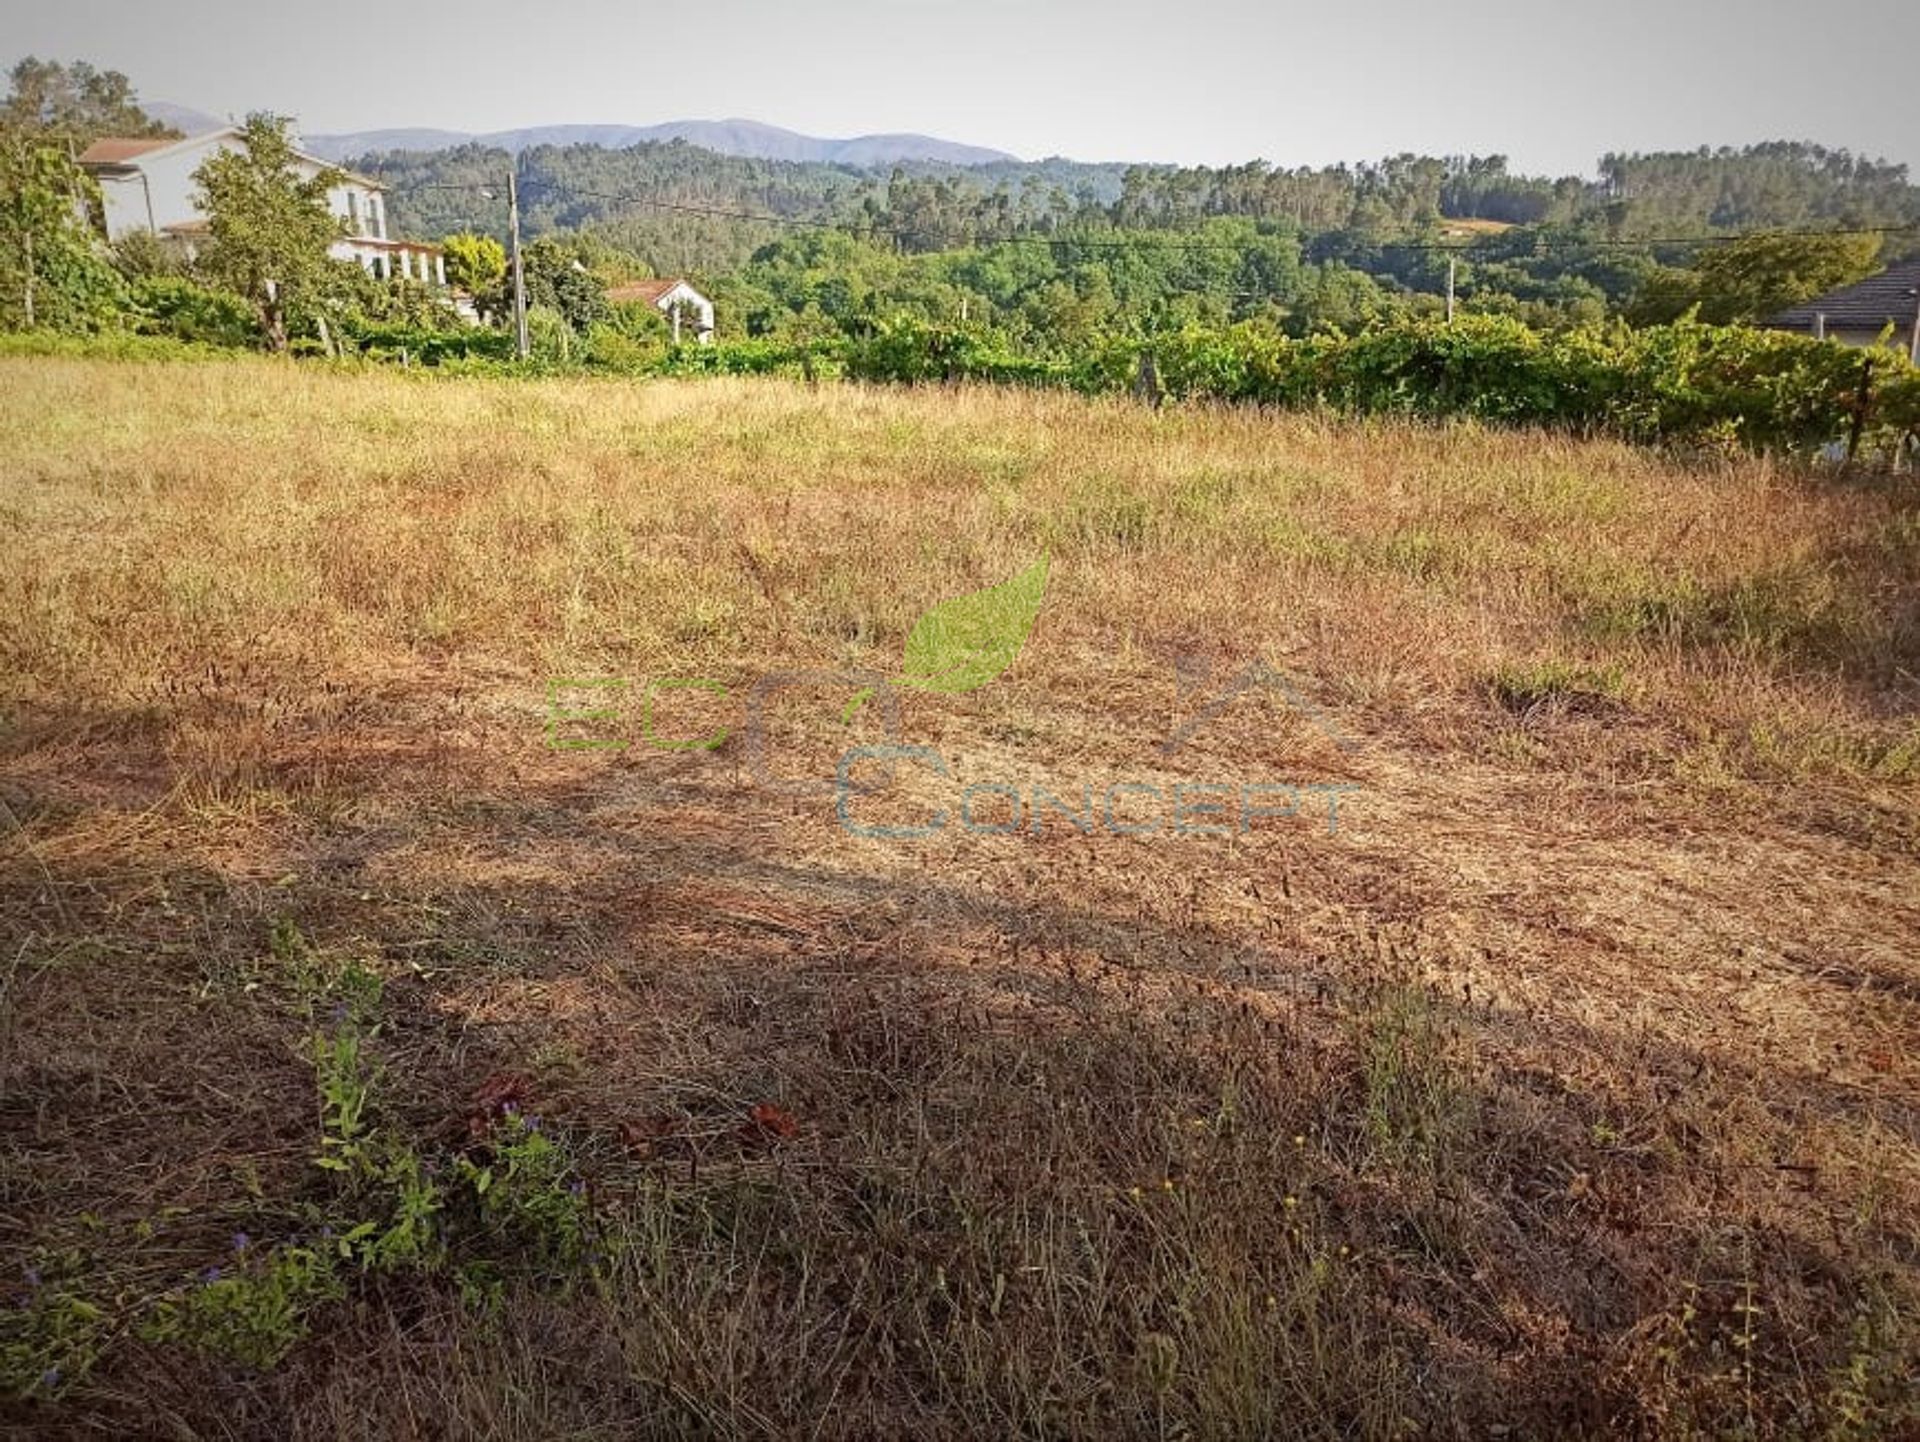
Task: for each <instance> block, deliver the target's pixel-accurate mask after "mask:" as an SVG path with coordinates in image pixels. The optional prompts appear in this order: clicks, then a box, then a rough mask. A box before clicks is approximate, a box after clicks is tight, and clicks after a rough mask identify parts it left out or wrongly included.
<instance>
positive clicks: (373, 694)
mask: <svg viewBox="0 0 1920 1442" xmlns="http://www.w3.org/2000/svg"><path fill="white" fill-rule="evenodd" d="M0 437H3V439H0V554H4V556H5V564H4V566H0V808H3V809H0V1368H3V1371H0V1382H4V1385H5V1389H6V1391H5V1396H6V1399H7V1400H5V1401H3V1402H0V1425H4V1426H6V1427H8V1428H11V1429H12V1430H13V1431H14V1432H15V1433H17V1434H18V1435H21V1436H35V1437H45V1436H63V1435H131V1434H138V1435H143V1436H157V1437H192V1436H200V1437H262V1438H289V1437H297V1438H309V1437H313V1438H317V1437H360V1436H371V1435H381V1436H401V1437H429V1436H431V1437H439V1436H447V1437H482V1436H486V1437H577V1438H588V1437H592V1438H629V1437H640V1436H687V1437H696V1436H746V1437H787V1436H808V1437H822V1438H878V1437H896V1436H907V1435H913V1436H920V1437H963V1436H968V1437H972V1436H1007V1435H1025V1436H1048V1437H1086V1438H1105V1437H1115V1436H1157V1437H1259V1436H1289V1437H1295V1436H1297V1437H1392V1436H1460V1437H1467V1436H1473V1437H1488V1436H1509V1437H1519V1436H1528V1437H1533V1436H1548V1435H1554V1436H1568V1435H1595V1436H1597V1435H1618V1434H1621V1433H1626V1434H1630V1435H1658V1436H1755V1437H1775V1436H1796V1437H1797V1436H1832V1437H1855V1436H1859V1437H1867V1436H1898V1435H1915V1431H1916V1429H1920V1411H1917V1410H1916V1403H1915V1398H1914V1389H1913V1383H1912V1372H1913V1366H1914V1358H1915V1356H1916V1355H1920V1324H1916V1305H1917V1304H1920V1070H1917V1069H1916V1067H1915V1062H1914V1043H1915V1040H1916V1034H1917V1033H1920V503H1917V502H1920V497H1917V495H1916V491H1915V489H1914V487H1913V485H1912V482H1911V481H1910V480H1908V481H1906V482H1904V483H1903V482H1901V481H1900V480H1899V478H1894V479H1887V478H1879V479H1875V478H1870V477H1867V478H1848V477H1841V476H1816V475H1809V474H1803V473H1800V472H1797V471H1794V470H1792V469H1789V468H1784V467H1780V466H1776V465H1773V464H1770V463H1767V462H1763V461H1749V462H1742V463H1737V464H1736V463H1725V462H1713V463H1708V462H1701V463H1698V464H1687V463H1684V462H1682V461H1679V460H1673V459H1663V458H1660V457H1656V456H1653V455H1651V454H1648V453H1644V452H1638V451H1634V450H1630V449H1626V448H1623V447H1620V446H1616V445H1612V444H1607V443H1598V442H1582V441H1575V440H1570V439H1565V438H1559V437H1554V436H1548V435H1543V434H1534V433H1499V432H1488V431H1483V430H1478V429H1473V428H1465V427H1459V428H1431V427H1415V426H1400V425H1391V424H1374V425H1358V424H1353V423H1345V422H1338V421H1334V420H1331V419H1327V418H1323V417H1318V416H1312V415H1263V414H1257V413H1252V412H1240V413H1230V412H1218V411H1211V410H1175V411H1169V412H1165V413H1162V414H1157V415H1156V414H1154V413H1152V412H1150V411H1147V410H1143V409H1139V408H1136V407H1133V406H1131V405H1126V404H1118V403H1110V404H1090V403H1086V402H1083V401H1080V400H1077V399H1073V398H1070V397H1064V396H1057V395H1028V394H1016V393H1001V392H994V391H987V390H957V391H955V390H949V391H920V392H915V391H908V390H892V391H879V390H867V389H861V388H856V387H829V388H824V389H821V390H818V391H814V390H809V389H807V388H805V387H802V386H798V385H786V384H782V383H774V382H752V383H749V382H733V381H710V382H697V383H666V382H662V383H654V384H646V385H633V384H625V383H617V382H605V383H600V382H588V381H553V382H527V381H511V382H487V381H455V380H435V379H432V378H425V377H420V376H415V375H407V374H402V373H394V372H385V373H362V374H352V373H341V372H330V371H328V370H326V369H324V368H304V367H299V366H291V365H276V364H271V363H268V362H264V361H257V362H252V361H222V362H210V363H205V364H190V365H182V364H176V365H147V366H142V365H114V364H107V363H100V362H88V361H81V360H34V361H20V360H16V361H10V362H4V363H0ZM1042 555H1045V556H1047V557H1049V558H1050V572H1049V575H1048V580H1047V588H1046V593H1045V597H1044V601H1043V604H1042V605H1041V607H1040V610H1039V612H1038V617H1037V620H1036V622H1035V624H1034V626H1033V629H1032V633H1031V636H1030V637H1029V638H1028V639H1027V641H1026V644H1025V646H1024V648H1023V649H1022V650H1021V651H1020V653H1019V655H1018V658H1017V660H1016V661H1015V662H1014V663H1013V665H1012V666H1011V667H1010V668H1009V669H1007V670H1006V671H1005V673H1004V674H1002V675H1000V676H998V677H997V678H996V679H994V680H992V681H990V682H989V683H987V684H986V685H984V686H981V687H980V688H978V689H976V690H972V691H968V692H965V693H963V694H938V693H928V692H924V691H918V690H912V689H909V688H906V687H893V688H887V687H884V686H883V687H881V688H880V691H879V693H878V694H877V695H876V696H874V697H873V698H872V699H869V700H868V701H867V702H866V703H865V704H863V705H858V706H855V705H854V704H853V701H854V699H855V698H856V696H857V695H858V693H859V691H860V690H861V689H862V687H863V686H864V685H865V684H866V683H865V682H864V681H863V680H862V677H863V675H865V676H876V675H877V676H880V677H897V676H898V675H899V674H900V671H901V665H902V656H903V648H904V646H905V643H906V638H907V636H908V634H909V632H910V631H911V629H912V628H913V626H914V623H915V620H916V618H918V617H919V616H920V615H921V614H922V613H923V612H925V611H926V610H927V609H928V608H929V607H931V606H933V605H934V604H935V603H937V602H940V601H943V600H945V599H947V598H950V597H955V596H960V595H963V594H967V593H971V592H975V591H978V590H980V589H981V588H983V587H986V586H989V585H992V584H994V583H996V582H1000V581H1003V580H1005V579H1006V578H1008V577H1010V576H1013V575H1015V574H1016V573H1018V572H1020V571H1021V570H1023V569H1024V568H1026V567H1028V566H1030V565H1032V564H1033V563H1034V562H1035V561H1037V560H1038V559H1039V558H1040V557H1041V556H1042ZM1262 664H1264V665H1265V666H1266V667H1267V668H1268V669H1269V671H1270V673H1271V677H1272V678H1273V679H1270V680H1268V681H1267V682H1266V683H1264V684H1242V683H1243V682H1244V681H1245V680H1246V678H1247V677H1248V676H1249V675H1250V674H1251V675H1252V676H1254V677H1255V678H1259V677H1260V676H1261V675H1262V673H1261V672H1259V671H1258V670H1257V669H1256V670H1254V671H1253V672H1251V673H1250V672H1249V669H1248V668H1250V667H1255V668H1257V667H1258V666H1260V665H1262ZM793 673H806V674H802V675H795V674H793ZM556 678H567V679H569V680H578V679H583V678H603V679H610V680H611V679H623V680H625V681H626V682H627V683H628V684H627V685H626V686H625V687H624V688H614V687H601V688H581V687H577V686H576V687H562V688H560V691H559V693H558V694H559V697H560V700H561V703H562V705H563V706H564V707H566V708H569V709H573V708H588V707H598V708H600V709H604V710H606V711H609V712H610V713H612V714H610V715H608V716H606V717H603V718H601V719H598V720H594V721H570V720H562V721H556V720H555V719H554V713H553V700H552V696H551V695H550V691H549V683H550V682H551V681H553V680H555V679H556ZM769 678H772V679H769ZM661 680H679V681H688V680H699V681H703V682H707V683H710V684H709V685H706V686H668V687H661V686H659V685H657V684H651V685H650V683H657V682H659V681H661ZM649 730H651V733H652V736H653V740H652V741H650V740H649ZM723 732H724V738H723V739H719V741H718V744H717V745H716V746H713V747H711V748H706V747H685V748H682V749H668V748H667V747H665V746H663V745H660V744H654V742H656V741H659V740H662V739H664V740H674V739H691V738H698V737H712V738H721V733H723ZM604 739H624V740H625V741H626V742H627V743H628V744H626V745H625V746H624V747H618V748H613V747H606V748H587V747H580V748H573V747H559V748H557V747H555V746H553V745H551V744H550V742H551V741H553V740H559V741H584V740H604ZM881 743H893V744H902V745H908V746H914V747H920V748H925V751H923V752H918V753H914V755H913V756H912V757H910V758H909V759H906V760H902V761H899V762H898V763H897V764H895V765H893V766H892V767H891V768H888V767H884V766H871V765H867V764H866V763H862V765H861V767H860V768H859V769H858V771H857V776H856V773H855V772H853V771H850V772H849V775H850V776H855V777H856V779H859V780H860V789H858V790H855V789H852V788H848V789H846V790H843V791H840V792H838V793H836V790H835V788H834V786H833V784H832V782H833V778H834V777H835V774H836V762H837V759H838V758H840V757H841V756H842V754H843V753H845V752H846V751H847V749H848V748H849V747H850V746H856V745H875V744H881ZM927 753H933V754H934V755H937V757H938V766H936V764H935V762H934V761H932V760H930V759H929V757H928V754H927ZM939 766H943V767H944V768H945V772H946V774H945V775H942V774H940V771H939V770H938V767H939ZM809 783H810V784H809ZM1285 785H1292V786H1296V787H1311V788H1320V789H1314V790H1303V791H1300V792H1297V793H1284V792H1282V791H1280V790H1278V789H1275V788H1279V787H1282V786H1285ZM969 787H974V788H976V789H975V790H972V791H969V790H968V789H967V788H969ZM996 787H999V788H1011V791H1012V793H1013V796H1017V797H1018V798H1019V801H1018V805H1019V808H1020V809H1019V810H1016V809H1015V806H1016V802H1015V800H1014V799H1013V796H1010V795H1009V792H1008V790H1007V789H999V790H996V789H993V788H996ZM1182 787H1186V788H1189V789H1188V790H1186V791H1181V790H1180V789H1179V788H1182ZM1329 787H1339V788H1343V789H1341V790H1338V791H1329V790H1326V789H1324V788H1329ZM1147 788H1152V789H1151V790H1149V789H1147ZM1194 788H1207V789H1204V790H1201V789H1194ZM1250 788H1251V789H1250ZM1262 788H1265V789H1262ZM1036 797H1040V798H1041V799H1042V804H1041V805H1040V806H1039V807H1038V808H1037V809H1036V808H1035V807H1034V806H1033V803H1034V801H1035V798H1036ZM1045 797H1054V798H1058V799H1059V803H1060V804H1059V805H1058V806H1055V805H1053V804H1051V803H1050V802H1047V801H1045V799H1044V798H1045ZM1281 798H1289V799H1292V800H1297V801H1298V802H1299V806H1298V809H1297V812H1296V813H1295V814H1291V815H1289V814H1285V813H1286V810H1287V806H1286V804H1285V801H1284V800H1283V799H1281ZM1255 799H1258V800H1259V801H1260V802H1261V805H1262V807H1263V808H1264V810H1262V811H1256V812H1255V814H1252V815H1249V814H1248V813H1247V810H1246V803H1247V802H1248V801H1249V800H1255ZM1336 804H1337V811H1335V810H1334V809H1333V808H1334V806H1335V805H1336ZM1110 805H1111V806H1113V807H1114V808H1115V810H1114V815H1113V820H1114V822H1115V823H1116V824H1113V825H1109V824H1107V821H1108V814H1107V809H1106V808H1107V807H1108V806H1110ZM1208 805H1212V806H1217V807H1219V808H1221V809H1220V810H1217V811H1208V810H1205V809H1202V808H1204V807H1205V806H1208ZM1069 811H1072V812H1076V813H1078V815H1077V819H1076V818H1075V817H1070V816H1069V815H1068V814H1067V812H1069ZM1269 811H1270V812H1274V813H1279V814H1265V813H1266V812H1269ZM1330 817H1331V818H1332V823H1331V824H1330ZM934 818H944V823H943V824H941V825H940V826H938V828H937V829H928V828H932V825H933V819H934ZM969 822H970V823H971V824H969ZM882 825H892V826H896V827H899V828H902V829H910V828H913V827H916V826H917V827H919V828H921V829H922V830H923V832H924V834H920V835H914V836H896V837H885V836H875V835H871V834H857V832H856V829H855V828H862V829H864V830H866V831H868V832H870V831H871V830H873V829H874V828H876V827H879V826H882ZM1208 826H1224V828H1225V832H1226V834H1219V833H1218V832H1215V831H1210V830H1204V829H1203V828H1205V827H1208ZM1129 828H1132V829H1129Z"/></svg>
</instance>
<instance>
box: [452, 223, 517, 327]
mask: <svg viewBox="0 0 1920 1442" xmlns="http://www.w3.org/2000/svg"><path fill="white" fill-rule="evenodd" d="M440 249H441V250H442V251H443V252H444V253H445V255H446V261H447V283H448V284H449V285H452V286H454V287H456V288H457V289H460V290H464V291H465V292H466V293H467V294H468V295H470V296H472V297H473V303H474V305H475V306H476V307H477V308H478V309H479V311H480V313H481V314H482V315H483V316H496V315H499V314H500V313H501V312H503V311H504V310H505V309H506V300H505V296H506V280H507V248H506V247H505V246H503V245H502V244H500V242H499V241H497V240H495V239H494V238H493V237H492V236H490V235H475V234H474V233H473V232H472V231H461V232H460V233H458V234H456V235H449V236H448V237H446V239H444V240H442V241H441V242H440Z"/></svg>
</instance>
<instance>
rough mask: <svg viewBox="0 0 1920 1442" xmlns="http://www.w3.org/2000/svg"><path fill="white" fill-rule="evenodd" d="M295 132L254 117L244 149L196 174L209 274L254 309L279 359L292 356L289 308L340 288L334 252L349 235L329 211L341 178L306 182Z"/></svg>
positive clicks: (273, 119)
mask: <svg viewBox="0 0 1920 1442" xmlns="http://www.w3.org/2000/svg"><path fill="white" fill-rule="evenodd" d="M287 124H288V122H287V121H286V120H285V119H283V118H280V117H278V116H272V115H263V114H262V115H249V116H248V117H247V123H246V126H245V130H244V134H243V136H242V145H243V147H244V148H243V149H241V150H223V151H221V152H219V153H218V154H216V155H214V156H212V157H210V158H209V159H208V160H207V161H206V163H205V164H203V165H202V166H201V167H200V168H199V169H198V170H196V171H195V172H194V173H193V178H194V181H195V183H196V184H197V185H198V186H199V195H198V197H197V199H198V204H199V206H200V209H201V210H203V211H204V212H205V213H206V215H207V223H208V228H209V230H210V231H211V233H212V244H211V245H210V246H209V247H208V249H207V252H206V254H205V256H204V257H203V260H202V265H203V268H204V270H205V272H206V273H207V274H208V275H209V276H211V277H212V278H214V279H215V280H217V281H219V282H220V283H221V284H223V285H225V286H226V287H228V288H229V289H230V290H232V291H233V292H234V293H235V294H236V295H239V296H241V297H243V298H244V299H245V300H246V301H247V302H248V303H249V304H250V305H251V306H252V307H253V309H254V314H255V316H256V317H257V318H258V319H259V322H260V333H261V336H262V338H263V339H264V340H265V341H266V343H267V348H268V349H269V350H272V351H284V350H285V349H286V348H287V315H288V310H289V307H290V306H296V305H297V306H299V307H301V308H302V309H307V308H311V307H312V306H314V305H315V304H317V303H318V302H319V301H320V300H321V299H322V298H323V297H324V296H325V294H326V293H327V292H328V291H329V290H330V289H332V288H334V286H335V285H336V283H337V282H336V276H335V272H334V268H333V266H332V265H331V263H330V262H329V261H328V259H327V247H328V246H329V245H331V244H332V242H333V241H334V240H335V239H337V238H338V237H339V236H340V235H341V234H343V232H344V222H342V221H341V220H340V219H339V217H337V216H335V215H334V214H333V213H332V211H331V210H330V209H329V208H328V206H327V192H328V191H329V190H330V189H331V188H332V187H333V186H334V185H335V184H337V183H338V182H339V179H340V172H339V171H337V170H332V169H327V170H322V171H321V172H319V173H318V174H316V175H311V176H307V175H302V174H301V172H300V169H299V166H298V164H297V159H298V158H297V156H296V155H295V153H294V149H293V146H292V143H291V142H290V141H289V140H288V139H287Z"/></svg>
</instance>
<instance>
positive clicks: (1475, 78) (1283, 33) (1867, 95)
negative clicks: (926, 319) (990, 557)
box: [0, 0, 1920, 173]
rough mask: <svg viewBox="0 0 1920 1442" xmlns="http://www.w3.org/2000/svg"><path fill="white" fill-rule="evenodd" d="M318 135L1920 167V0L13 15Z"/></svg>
mask: <svg viewBox="0 0 1920 1442" xmlns="http://www.w3.org/2000/svg"><path fill="white" fill-rule="evenodd" d="M27 54H35V55H39V56H41V57H43V58H57V59H67V60H73V59H85V60H91V61H92V62H94V63H95V64H97V65H102V66H109V67H112V68H114V69H118V70H124V71H125V72H126V73H127V74H128V75H130V76H132V77H133V80H134V83H135V85H136V86H137V87H138V89H139V91H140V93H141V94H142V95H143V96H146V97H148V98H152V99H161V100H172V101H177V102H179V103H181V104H186V105H193V106H196V107H198V108H200V109H203V110H208V111H212V112H214V113H215V114H235V115H238V114H241V113H244V112H246V111H248V110H254V109H271V110H275V111H279V112H282V113H291V114H293V115H295V116H296V117H297V118H298V120H299V123H300V126H301V128H302V129H304V130H307V131H310V132H328V131H338V130H366V129H374V128H380V127H387V126H411V125H430V126H438V127H442V128H446V129H452V130H498V129H508V128H513V127H517V126H525V125H540V124H550V123H562V122H604V123H616V124H635V125H641V124H648V123H652V122H655V121H662V120H680V119H721V118H726V117H731V116H744V117H748V118H750V119H755V120H764V121H767V122H769V123H771V124H775V125H784V126H787V127H789V128H791V129H795V130H802V131H806V132H808V133H810V134H816V135H830V136H845V135H856V134H861V133H865V132H870V131H884V130H914V131H922V132H925V133H928V134H932V135H938V136H942V137H944V138H946V139H950V140H961V141H966V142H969V143H972V144H976V145H990V146H995V147H998V148H999V149H1002V150H1009V151H1012V152H1014V153H1015V154H1017V155H1020V156H1023V157H1027V158H1037V157H1039V156H1044V155H1052V154H1060V155H1069V156H1073V157H1075V158H1076V159H1083V160H1169V161H1184V162H1208V163H1216V164H1217V163H1221V162H1227V161H1239V160H1251V159H1256V158H1258V159H1265V160H1269V161H1273V162H1275V163H1277V164H1287V165H1298V164H1319V163H1324V162H1327V161H1334V160H1355V159H1370V158H1375V157H1378V156H1381V155H1385V154H1390V153H1394V152H1397V151H1402V150H1417V151H1423V152H1426V153H1429V154H1450V153H1458V152H1467V151H1478V152H1482V153H1485V152H1490V151H1500V152H1504V153H1505V154H1507V155H1509V156H1511V157H1512V159H1513V162H1514V164H1515V166H1516V167H1517V168H1520V169H1525V170H1533V171H1541V170H1544V171H1552V172H1555V173H1561V172H1568V171H1578V172H1582V173H1586V172H1590V171H1591V170H1592V168H1593V164H1594V161H1595V160H1596V159H1597V158H1598V156H1599V155H1600V154H1601V153H1602V152H1604V151H1607V150H1646V149H1672V148H1690V147H1693V146H1696V145H1701V144H1712V145H1720V144H1742V143H1745V142H1748V141H1754V140H1764V139H1783V138H1784V139H1807V140H1817V141H1820V142H1822V143H1823V144H1826V145H1831V146H1844V147H1847V148H1849V149H1852V150H1855V151H1861V152H1865V153H1868V154H1872V155H1879V156H1885V157H1886V158H1888V159H1892V160H1901V161H1905V162H1906V163H1907V164H1908V165H1910V166H1912V167H1913V168H1914V169H1915V170H1916V171H1917V172H1920V0H1822V3H1818V4H1814V3H1810V0H1608V3H1604V4H1600V3H1592V0H1589V3H1586V4H1582V5H1578V6H1573V5H1558V6H1556V5H1555V4H1553V3H1551V0H1451V3H1444V4H1443V3H1439V0H1372V3H1354V0H1345V3H1342V0H1318V3H1314V4H1298V3H1292V0H1286V3H1267V4H1261V3H1256V0H1184V3H1173V4H1167V3H1161V4H1151V5H1149V4H1145V3H1137V0H1104V3H1097V0H1066V3H1055V4H1044V3H1040V0H1027V3H1013V0H970V3H966V4H959V3H948V0H811V3H804V0H702V3H690V0H684V3H683V0H541V3H535V4H529V3H526V0H452V3H446V0H363V3H357V4H344V5H337V6H326V5H318V4H314V3H312V0H302V3H300V4H291V3H284V0H173V3H155V0H0V59H4V60H5V61H6V63H7V64H9V65H10V64H11V63H12V62H13V61H14V60H17V59H18V58H19V57H20V56H22V55H27Z"/></svg>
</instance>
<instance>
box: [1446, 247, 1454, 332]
mask: <svg viewBox="0 0 1920 1442" xmlns="http://www.w3.org/2000/svg"><path fill="white" fill-rule="evenodd" d="M1447 324H1448V325H1452V324H1453V257H1452V256H1448V257H1447Z"/></svg>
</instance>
